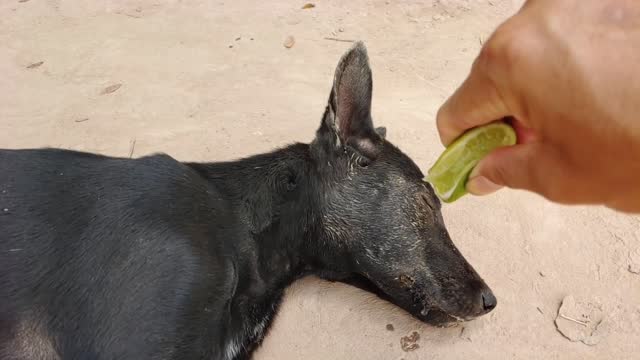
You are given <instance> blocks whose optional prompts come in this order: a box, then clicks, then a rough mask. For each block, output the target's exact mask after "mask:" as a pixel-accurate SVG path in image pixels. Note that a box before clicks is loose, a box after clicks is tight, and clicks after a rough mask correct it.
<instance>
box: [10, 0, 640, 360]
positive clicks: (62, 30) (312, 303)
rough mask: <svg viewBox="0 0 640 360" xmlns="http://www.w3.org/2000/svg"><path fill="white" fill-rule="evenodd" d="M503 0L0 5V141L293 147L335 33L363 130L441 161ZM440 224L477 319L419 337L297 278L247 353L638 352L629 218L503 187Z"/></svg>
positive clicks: (553, 355) (20, 0) (101, 148)
mask: <svg viewBox="0 0 640 360" xmlns="http://www.w3.org/2000/svg"><path fill="white" fill-rule="evenodd" d="M519 3H521V1H509V0H491V1H489V0H482V1H481V0H477V1H476V0H467V1H465V0H449V1H445V0H441V1H429V0H425V1H382V0H376V1H360V0H359V1H353V0H351V1H348V2H346V1H344V2H341V1H328V0H316V7H314V8H311V9H306V10H303V9H301V8H302V6H303V5H304V2H303V1H291V0H277V1H274V0H271V1H261V2H258V1H246V0H234V1H232V0H226V1H202V0H199V1H195V0H194V1H177V0H172V1H159V0H158V1H154V0H137V1H135V0H131V1H129V0H127V1H125V0H122V1H115V0H112V1H107V0H103V1H99V0H94V1H86V0H68V1H65V0H3V1H1V2H0V147H4V148H27V147H42V146H55V147H62V148H69V149H77V150H86V151H93V152H99V153H104V154H110V155H118V156H128V155H129V154H131V153H132V154H133V156H142V155H145V154H149V153H152V152H158V151H162V152H166V153H169V154H171V155H173V156H174V157H176V158H178V159H181V160H198V161H215V160H225V159H233V158H237V157H240V156H245V155H249V154H254V153H258V152H264V151H268V150H270V149H272V148H274V147H276V146H281V145H285V144H287V143H290V142H293V141H309V140H311V139H312V137H313V134H314V131H315V129H316V127H317V126H318V124H319V121H320V116H321V113H322V111H323V107H324V103H325V101H326V99H327V96H328V92H329V87H330V84H331V79H332V73H333V70H334V66H335V65H336V63H337V61H338V58H339V56H340V55H341V54H342V52H343V51H344V50H345V49H346V48H347V47H348V46H349V43H346V42H339V41H334V40H326V39H325V37H333V38H340V39H362V40H365V41H366V44H367V45H368V47H369V54H370V57H371V63H372V68H373V74H374V89H375V90H374V101H373V107H374V109H373V112H374V119H375V121H376V123H377V125H385V126H387V127H388V130H389V135H388V137H389V138H390V140H392V141H393V142H395V143H396V144H397V145H399V146H400V147H401V148H402V149H403V150H404V151H405V152H407V153H408V154H409V155H410V156H412V157H413V159H414V160H415V161H416V162H417V163H418V164H420V165H421V166H422V167H423V168H424V169H426V168H428V166H429V165H430V164H431V163H432V162H433V160H434V159H435V157H436V156H437V155H438V153H439V152H440V151H441V150H442V149H441V146H440V144H439V142H438V140H437V134H436V132H435V126H434V117H435V113H436V111H437V108H438V106H439V105H440V104H441V103H442V101H443V100H444V99H445V98H446V96H447V95H448V94H449V93H451V91H452V90H453V89H454V88H455V87H456V86H457V84H458V83H459V82H460V81H461V80H462V79H463V77H464V75H465V74H466V72H467V70H468V68H469V66H470V64H471V61H472V59H473V57H474V56H475V54H477V52H478V50H479V48H480V44H481V42H482V40H483V39H486V37H487V36H488V35H489V34H490V32H491V30H492V29H493V28H494V27H495V26H496V25H497V24H499V23H500V21H501V20H502V19H504V18H505V17H506V16H508V15H509V14H511V13H513V12H514V11H516V9H517V7H518V6H519ZM287 36H294V37H295V44H294V45H293V47H292V48H290V49H287V48H285V47H284V46H283V42H284V41H285V38H286V37H287ZM444 213H445V219H446V221H447V223H448V226H449V230H450V232H451V234H452V237H453V239H454V241H455V242H456V243H457V245H458V246H459V247H460V249H461V251H462V252H463V253H464V254H465V255H466V257H467V259H468V260H469V261H470V262H471V263H472V264H473V265H474V266H475V267H476V269H477V270H478V272H479V273H480V274H481V275H482V276H483V277H484V278H485V280H486V281H487V283H489V285H490V286H491V287H492V288H493V289H494V291H495V293H496V295H497V297H498V299H499V305H498V308H497V309H496V310H495V311H494V312H493V313H492V314H491V315H490V316H486V317H484V318H481V319H478V320H476V321H473V322H470V323H465V324H464V325H460V326H457V327H455V328H449V329H436V328H431V327H428V326H424V325H422V324H419V323H417V322H416V321H414V320H413V319H412V318H410V317H409V316H408V315H406V314H405V313H403V312H402V311H400V310H398V309H396V308H394V307H393V306H391V305H389V304H387V303H384V302H382V301H380V300H378V299H376V298H375V297H374V296H372V295H370V294H367V293H363V292H361V291H359V290H356V289H353V288H350V287H348V286H345V285H340V284H329V283H325V282H321V281H319V280H315V279H306V280H303V281H300V282H299V283H297V284H295V285H294V286H293V287H292V288H291V289H290V290H289V291H288V295H287V298H286V301H285V303H284V305H283V307H282V310H281V311H280V313H279V315H278V317H277V320H276V322H275V324H274V326H273V328H272V331H271V333H270V335H269V336H268V337H267V339H266V340H265V343H264V346H263V347H262V348H261V349H260V351H258V353H257V354H256V356H255V358H256V359H260V360H271V359H273V360H275V359H278V360H280V359H285V360H286V359H308V360H314V359H388V360H398V359H405V360H409V359H469V358H473V359H632V358H635V359H638V358H640V355H639V354H640V275H638V274H637V272H640V230H639V229H640V219H639V218H637V217H631V216H625V215H620V214H615V213H613V212H612V211H609V210H606V209H601V208H573V207H572V208H568V207H562V206H557V205H553V204H549V203H547V202H545V201H544V200H542V199H540V198H539V197H537V196H533V195H530V194H526V193H522V192H512V191H503V192H501V193H500V194H497V195H494V196H492V197H489V198H484V199H476V198H468V199H465V200H463V201H460V202H458V203H456V204H454V205H450V206H446V207H445V209H444ZM567 295H573V296H574V298H575V300H576V301H577V305H576V307H577V308H576V309H573V310H571V309H568V310H566V311H567V312H565V313H564V314H563V315H565V316H567V317H570V318H572V319H576V320H578V321H582V322H584V325H583V324H579V323H577V322H575V321H570V320H565V319H560V320H559V323H558V326H560V327H561V328H564V331H565V333H566V334H568V335H567V336H568V337H570V338H572V339H574V340H579V339H580V337H581V336H582V337H583V338H584V342H580V341H571V340H569V339H568V338H567V337H565V336H563V335H562V334H561V333H560V332H559V331H558V330H557V327H556V323H555V322H554V320H555V319H556V317H557V315H558V309H559V306H560V303H561V302H562V299H563V298H564V297H565V296H567ZM567 302H568V301H567ZM583 315H585V316H586V317H584V316H583ZM388 324H391V325H392V326H388ZM388 328H389V329H390V328H393V330H388ZM594 329H595V330H594ZM414 332H416V333H417V334H418V336H416V335H413V333H414ZM580 332H582V333H583V334H580ZM591 332H593V334H591ZM584 333H586V334H584ZM412 335H413V336H412ZM406 336H408V338H405V340H402V338H403V337H406ZM585 343H587V344H589V345H587V344H585ZM402 344H404V345H405V346H404V348H405V349H404V350H403V346H402ZM412 344H417V346H411V345H412Z"/></svg>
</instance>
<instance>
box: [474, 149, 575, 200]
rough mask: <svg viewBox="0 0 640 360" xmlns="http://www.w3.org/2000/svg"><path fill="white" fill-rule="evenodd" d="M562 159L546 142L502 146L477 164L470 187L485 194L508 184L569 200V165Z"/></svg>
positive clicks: (508, 185) (553, 197)
mask: <svg viewBox="0 0 640 360" xmlns="http://www.w3.org/2000/svg"><path fill="white" fill-rule="evenodd" d="M562 159H563V158H562V157H561V156H560V154H558V153H557V152H556V151H555V149H554V148H553V147H550V146H548V145H546V144H543V143H535V142H534V143H528V144H521V145H515V146H510V147H505V148H500V149H497V150H496V151H494V152H492V153H491V154H489V155H488V156H487V157H485V158H484V159H482V160H481V161H480V163H479V164H478V165H477V166H476V168H475V169H474V170H473V172H472V173H471V174H470V176H469V180H468V182H467V190H468V191H469V192H470V193H472V194H477V195H485V194H488V193H491V192H493V191H495V190H497V189H499V188H500V187H502V186H506V187H509V188H513V189H525V190H529V191H533V192H536V193H539V194H541V195H543V196H545V197H547V198H549V199H552V200H556V201H563V200H564V201H566V200H568V199H567V198H566V196H567V195H568V193H567V192H566V191H564V185H565V184H566V183H567V177H566V176H565V175H566V173H567V167H566V166H565V164H564V161H563V160H562Z"/></svg>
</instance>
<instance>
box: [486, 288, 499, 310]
mask: <svg viewBox="0 0 640 360" xmlns="http://www.w3.org/2000/svg"><path fill="white" fill-rule="evenodd" d="M496 305H498V300H497V299H496V297H495V295H493V292H491V290H489V289H484V290H482V306H483V307H484V311H485V312H489V311H491V310H493V309H495V307H496Z"/></svg>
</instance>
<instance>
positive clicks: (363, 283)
mask: <svg viewBox="0 0 640 360" xmlns="http://www.w3.org/2000/svg"><path fill="white" fill-rule="evenodd" d="M340 281H341V282H344V283H346V284H349V285H352V286H355V287H357V288H359V289H362V290H365V291H367V292H370V293H373V294H375V295H377V296H378V297H379V298H381V299H383V300H385V301H388V302H390V303H392V304H394V305H396V306H399V307H401V308H403V309H404V310H405V311H407V312H409V313H410V314H411V315H412V316H414V317H415V318H417V319H418V320H420V321H422V322H425V323H427V324H429V325H433V326H438V327H450V326H455V325H456V324H457V323H459V322H463V321H468V320H470V319H465V318H461V317H458V316H455V315H451V314H448V313H447V312H445V311H443V310H441V309H438V308H435V307H427V306H424V305H422V304H421V305H415V306H412V309H407V308H406V307H404V306H401V305H398V304H397V303H396V301H394V298H393V297H392V296H391V295H389V294H388V293H387V292H386V291H384V290H383V289H382V288H380V287H379V286H377V285H376V284H375V283H374V282H373V281H371V280H369V278H367V277H366V276H363V275H360V274H353V275H352V276H349V277H348V278H346V279H343V280H340ZM418 303H420V302H418Z"/></svg>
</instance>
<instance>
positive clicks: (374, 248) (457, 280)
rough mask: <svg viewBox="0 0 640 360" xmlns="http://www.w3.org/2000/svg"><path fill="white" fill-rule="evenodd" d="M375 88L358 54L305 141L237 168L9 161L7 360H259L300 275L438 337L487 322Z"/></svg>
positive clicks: (480, 289) (1, 319) (0, 238)
mask: <svg viewBox="0 0 640 360" xmlns="http://www.w3.org/2000/svg"><path fill="white" fill-rule="evenodd" d="M371 84H372V81H371V71H370V69H369V65H368V58H367V54H366V50H365V48H364V46H363V45H362V44H360V43H358V44H357V45H356V46H355V47H354V48H352V49H351V50H350V51H349V52H348V53H347V54H346V55H345V56H344V57H343V59H342V60H341V62H340V64H339V65H338V69H337V71H336V78H335V81H334V86H333V88H332V91H331V96H330V99H329V104H328V106H327V110H326V111H325V114H324V117H323V120H322V123H321V126H320V128H319V130H318V133H317V136H316V139H315V140H314V142H313V143H312V144H310V145H305V144H296V145H292V146H289V147H287V148H284V149H281V150H277V151H275V152H272V153H269V154H263V155H258V156H254V157H251V158H248V159H244V160H240V161H236V162H227V163H211V164H196V163H180V162H178V161H176V160H174V159H172V158H171V157H169V156H167V155H154V156H149V157H144V158H140V159H135V160H132V159H121V158H111V157H105V156H99V155H93V154H86V153H79V152H72V151H64V150H54V149H41V150H2V151H0V358H2V359H229V360H231V359H244V358H248V357H250V355H251V352H252V351H253V349H254V348H255V347H256V346H257V345H259V343H260V342H261V340H262V338H263V336H264V334H265V332H266V330H267V328H268V326H269V323H270V322H271V319H272V317H273V315H274V313H275V311H276V310H277V308H278V304H279V302H280V299H281V297H282V294H283V291H284V289H285V288H286V287H287V286H288V285H289V284H290V283H292V282H293V281H294V280H295V279H297V278H299V277H301V276H304V275H307V274H316V275H319V276H321V277H323V278H326V279H330V280H339V281H344V282H347V283H353V284H356V285H358V286H361V287H363V288H367V289H369V290H371V291H375V292H376V293H378V294H380V296H383V297H384V298H386V299H388V300H389V301H391V302H393V303H395V304H397V305H398V306H401V307H402V308H404V309H406V310H407V311H409V312H410V313H411V314H413V315H414V316H416V317H418V318H419V319H421V320H423V321H426V322H430V323H434V324H442V323H445V322H449V321H454V319H462V318H464V319H470V318H473V317H475V316H479V315H482V314H484V313H486V312H488V311H490V310H491V309H492V308H493V307H494V306H495V298H494V297H493V295H492V294H491V291H490V290H489V289H488V288H487V287H486V285H485V284H484V282H483V281H482V280H481V279H480V277H479V276H478V275H477V274H476V273H475V271H474V270H473V269H472V268H471V266H470V265H469V264H468V263H467V262H466V261H465V260H464V258H463V257H462V255H460V253H459V252H458V251H457V249H456V248H455V246H454V245H453V243H451V241H450V239H449V237H448V234H447V232H446V229H445V228H444V224H443V222H442V217H441V215H440V211H439V207H440V204H439V202H438V200H437V199H436V197H435V196H434V194H433V192H432V190H431V188H430V187H429V186H428V185H426V184H425V183H424V182H422V180H421V179H422V174H421V172H420V170H419V169H418V168H417V167H416V166H415V164H414V163H413V162H412V161H411V160H410V159H409V158H408V157H407V156H406V155H404V154H403V153H402V152H400V150H398V149H397V148H396V147H394V146H393V145H391V144H390V143H389V142H387V141H386V140H385V139H384V137H385V134H386V130H385V129H383V128H379V129H374V128H373V122H372V119H371V104H370V101H371V89H372V87H371Z"/></svg>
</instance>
